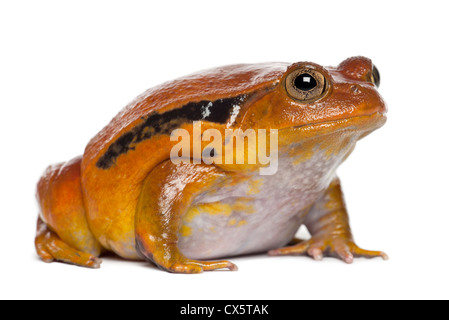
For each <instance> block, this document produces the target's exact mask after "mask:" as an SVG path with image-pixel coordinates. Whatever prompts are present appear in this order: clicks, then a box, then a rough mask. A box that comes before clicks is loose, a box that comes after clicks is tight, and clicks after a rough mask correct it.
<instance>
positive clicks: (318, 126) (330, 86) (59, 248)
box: [36, 57, 387, 273]
mask: <svg viewBox="0 0 449 320" xmlns="http://www.w3.org/2000/svg"><path fill="white" fill-rule="evenodd" d="M305 67H307V68H309V69H313V70H316V71H317V72H319V73H320V74H322V75H323V76H324V78H325V79H326V81H327V82H326V85H327V86H326V87H325V90H324V92H323V94H322V95H321V96H320V97H318V98H316V99H313V100H310V101H309V100H308V101H298V100H297V99H296V98H293V97H292V96H291V93H289V91H288V89H287V86H288V84H287V80H286V79H287V77H288V75H289V74H290V73H292V72H294V71H295V70H298V68H305ZM375 76H376V75H375V74H374V71H373V65H372V62H371V60H369V59H367V58H364V57H354V58H350V59H347V60H345V61H344V62H342V63H341V64H340V65H339V66H338V67H336V68H332V67H326V68H324V67H321V66H319V65H317V64H314V63H309V62H307V63H305V62H302V63H295V64H292V65H288V64H283V63H273V64H255V65H235V66H228V67H222V68H216V69H212V70H207V71H203V72H200V73H197V74H193V75H190V76H187V77H184V78H181V79H177V80H174V81H171V82H168V83H165V84H162V85H160V86H158V87H155V88H152V89H149V90H148V91H147V92H145V93H144V94H142V95H141V96H139V97H138V98H136V100H134V101H133V102H131V103H130V104H129V105H128V106H127V107H126V108H125V109H124V110H123V111H122V112H120V113H119V114H118V115H117V116H116V117H115V118H114V119H113V120H112V121H111V123H110V124H109V125H108V126H106V127H105V128H104V129H103V130H102V131H101V132H100V133H99V134H98V135H97V136H95V137H94V138H93V139H92V140H91V141H90V143H89V144H88V145H87V147H86V150H85V153H84V155H83V156H82V157H79V158H76V159H74V160H72V161H70V162H68V163H66V164H61V165H58V166H51V167H49V169H47V171H46V172H45V174H44V176H43V177H42V179H41V181H40V182H39V184H38V192H37V197H38V202H39V205H40V209H41V210H40V217H39V219H38V232H37V236H36V249H37V253H38V254H39V256H40V257H41V258H42V260H44V261H46V262H50V261H53V260H56V261H62V262H66V263H71V264H75V265H79V266H84V267H91V268H98V267H99V266H100V263H101V260H100V259H99V258H98V257H99V256H100V254H101V253H102V252H105V251H112V252H114V253H115V254H117V255H119V256H121V257H123V258H125V259H133V260H140V259H146V260H149V261H152V262H153V263H155V264H156V265H157V266H159V267H160V268H162V269H164V270H167V271H170V272H180V273H199V272H202V271H208V270H215V269H222V268H227V269H230V270H236V269H237V268H236V266H235V265H234V264H233V263H231V262H229V261H203V260H201V259H191V258H189V257H186V256H185V255H184V254H183V252H182V251H181V250H180V248H179V246H180V243H181V242H182V240H186V239H188V236H189V235H188V234H187V233H186V232H183V231H181V230H188V228H189V227H188V222H186V221H187V220H188V219H187V218H186V217H187V213H188V211H189V210H190V209H192V208H193V207H194V204H195V199H197V197H198V195H200V194H203V193H205V192H209V191H211V190H212V191H213V190H218V189H222V188H224V187H225V186H229V185H234V184H235V185H239V184H242V183H244V182H245V181H249V179H250V177H253V176H254V173H255V172H256V169H258V168H259V166H260V165H258V164H256V165H246V164H244V165H228V164H220V165H206V164H196V165H195V164H178V165H177V164H174V163H172V162H171V161H170V150H171V149H172V147H173V146H174V145H175V144H176V143H177V141H170V133H169V131H168V130H165V131H164V128H165V127H164V126H163V124H161V125H160V126H158V127H151V126H150V127H142V124H143V123H144V121H145V119H148V117H150V116H151V115H154V114H156V115H162V116H164V115H165V116H166V120H167V119H169V117H168V116H167V115H168V114H174V115H178V118H177V119H169V121H170V122H169V124H170V125H173V126H168V127H169V128H170V129H173V128H183V129H186V130H187V131H189V132H190V133H192V131H193V126H192V121H184V120H182V121H181V120H179V113H176V111H177V110H181V109H182V108H183V107H184V106H186V105H188V104H189V103H198V102H200V101H218V100H219V99H230V98H234V97H238V96H243V97H244V99H242V102H241V104H240V111H239V113H238V115H237V117H236V118H235V119H234V122H232V123H230V122H229V121H230V120H229V117H228V118H227V119H226V121H207V120H206V121H202V131H203V132H204V130H206V129H209V128H214V129H218V130H219V131H220V132H222V134H223V136H224V133H225V129H226V128H232V129H236V128H241V129H243V130H246V129H255V130H257V129H268V130H269V129H278V130H279V152H280V154H281V153H282V154H284V155H285V154H288V155H289V156H290V155H291V157H295V159H297V161H296V162H295V163H298V164H300V163H301V162H305V161H307V159H310V158H311V157H312V156H313V155H314V154H315V153H316V152H317V148H316V147H317V146H320V148H321V149H323V150H324V149H325V150H326V154H328V155H329V157H330V156H331V155H336V154H342V156H341V158H342V159H340V160H339V162H338V163H337V164H336V165H338V164H339V163H340V162H341V161H343V160H344V159H345V158H346V157H347V156H348V155H349V154H350V153H351V151H352V149H353V147H354V145H355V141H357V140H359V139H361V138H363V137H364V136H366V135H367V134H369V133H370V132H372V131H374V130H375V129H377V128H379V127H381V126H382V125H383V124H384V122H385V120H386V118H385V113H386V106H385V103H384V102H383V100H382V98H381V97H380V96H379V94H378V92H377V90H376V86H375V85H374V82H375V81H374V80H375ZM243 100H244V101H243ZM183 110H185V108H184V109H183ZM170 112H172V113H170ZM212 112H213V110H212ZM151 119H154V118H151ZM164 119H165V118H164ZM139 128H142V130H141V131H138V130H140V129H139ZM161 128H162V129H161ZM147 129H148V130H153V131H154V130H155V131H156V134H152V135H150V136H149V137H148V138H145V139H141V140H139V136H142V132H143V130H147ZM148 130H147V131H148ZM158 130H162V131H158ZM153 131H151V132H153ZM130 133H132V134H130ZM127 134H129V136H128V137H129V139H125V138H124V137H125V136H126V135H127ZM298 143H300V144H301V148H300V149H298V148H292V147H291V146H293V145H298ZM206 144H207V143H203V145H202V146H203V147H204V146H205V145H206ZM221 151H222V150H221ZM221 151H220V150H217V152H218V156H220V152H221ZM281 160H282V159H281ZM175 180H176V181H178V182H180V183H181V184H182V186H183V188H182V191H179V190H178V191H177V190H174V189H173V181H175ZM320 182H321V181H320ZM253 187H254V186H253ZM319 188H321V189H320V190H317V193H316V196H315V198H313V199H309V200H310V201H309V204H308V205H307V206H304V208H301V210H300V211H301V215H302V216H301V217H303V218H304V219H303V222H302V223H303V224H305V225H306V226H307V227H308V229H309V231H310V233H311V235H312V238H311V239H310V240H308V241H301V242H298V241H296V240H295V239H293V237H292V238H290V242H291V243H295V244H294V245H293V246H290V247H271V248H269V253H270V254H271V255H287V254H289V255H303V254H305V255H310V256H312V257H313V258H315V259H321V258H322V257H323V255H326V254H327V255H332V256H336V257H339V258H341V259H342V260H344V261H345V262H347V263H351V262H352V261H353V257H354V256H363V257H378V256H380V257H383V258H386V257H387V256H386V255H385V254H384V253H382V252H379V251H367V250H363V249H360V248H359V247H358V246H357V245H355V243H354V241H353V238H352V234H351V230H350V227H349V222H348V215H347V212H346V209H345V205H344V200H343V195H342V192H341V188H340V183H339V180H338V178H337V177H336V176H332V177H330V179H329V177H327V178H326V179H324V178H323V181H322V183H320V187H319ZM172 189H173V190H172ZM318 191H319V192H318ZM255 192H256V193H257V191H255ZM217 205H222V204H220V203H218V204H217ZM204 210H212V209H204ZM248 210H249V209H248ZM247 213H249V211H248V212H247ZM211 214H212V213H211ZM254 214H257V212H256V213H254ZM275 214H276V213H273V215H275ZM242 224H243V223H242ZM223 241H226V240H225V239H223Z"/></svg>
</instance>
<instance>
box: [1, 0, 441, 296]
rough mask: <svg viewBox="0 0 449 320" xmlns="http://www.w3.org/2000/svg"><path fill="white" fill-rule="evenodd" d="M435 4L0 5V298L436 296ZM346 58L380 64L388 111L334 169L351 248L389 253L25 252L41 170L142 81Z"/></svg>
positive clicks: (78, 148)
mask: <svg viewBox="0 0 449 320" xmlns="http://www.w3.org/2000/svg"><path fill="white" fill-rule="evenodd" d="M447 12H448V9H447V7H446V8H445V7H444V1H426V2H425V4H424V3H423V2H422V1H419V2H415V1H379V0H378V1H370V2H368V1H323V0H321V1H310V0H309V1H282V0H276V1H261V0H258V1H242V0H240V1H231V0H228V1H220V2H219V1H210V0H209V1H193V0H190V1H157V2H156V1H111V0H108V1H91V0H89V1H83V0H78V1H59V0H58V1H45V0H41V1H20V0H16V1H1V2H0V41H1V42H0V46H1V47H0V108H1V113H0V120H1V126H0V130H1V157H0V161H1V165H0V170H1V176H0V188H1V189H0V197H1V207H0V208H1V220H0V248H1V250H0V261H1V263H0V298H2V299H6V298H11V299H15V298H27V299H29V298H31V299H32V298H40V299H47V298H60V299H66V298H71V299H72V298H74V299H84V298H86V299H95V298H99V299H122V298H124V299H333V298H337V299H347V298H359V299H368V298H374V299H402V298H405V299H415V298H446V299H447V298H449V294H448V292H449V291H448V289H447V288H448V286H449V279H448V277H449V276H448V271H449V255H448V254H447V250H448V242H449V237H448V235H447V234H448V233H449V232H448V229H449V212H448V211H449V210H448V200H447V199H448V198H449V196H448V191H449V188H448V178H449V174H448V160H449V159H448V153H447V148H448V143H447V138H448V136H449V135H448V127H447V122H448V117H449V104H448V102H447V92H448V89H449V88H448V84H449V82H448V74H449V68H448V62H447V59H448V57H449V50H448V47H447V32H448V31H449V22H448V18H447ZM353 55H365V56H368V57H370V58H371V59H373V61H374V62H375V64H376V65H377V67H378V68H379V70H380V73H381V77H382V83H381V87H380V91H381V93H382V95H383V97H384V98H385V100H386V101H387V103H388V106H389V120H388V122H387V124H386V125H385V126H384V127H383V128H381V129H380V130H379V131H376V132H375V133H373V134H372V135H371V136H369V137H368V138H366V139H364V140H363V141H361V142H360V144H359V145H358V147H357V148H356V150H355V152H354V153H353V155H352V156H351V157H350V158H349V159H348V160H347V162H346V163H345V164H344V165H343V166H342V167H341V168H340V170H339V174H340V177H341V179H342V182H343V186H344V191H345V193H346V198H347V204H348V209H349V212H350V216H351V220H352V227H353V231H354V235H355V238H356V240H357V242H358V244H359V245H360V246H362V247H365V248H367V249H379V250H384V251H386V252H387V253H388V254H389V256H390V258H391V259H390V260H389V261H387V262H385V261H382V260H380V259H376V260H364V259H361V260H357V261H355V263H354V264H353V265H345V264H344V263H342V262H341V261H338V260H335V259H330V258H329V259H325V260H324V261H322V262H315V261H313V260H311V259H309V258H305V257H267V256H264V255H260V256H253V257H245V258H236V259H232V261H234V262H235V263H236V264H237V265H238V266H239V268H240V269H239V271H238V272H226V271H216V272H210V273H204V274H201V275H174V274H169V273H165V272H162V271H160V270H158V269H157V268H155V267H153V266H151V265H149V264H147V263H144V262H129V261H123V260H120V259H114V258H106V259H105V261H104V263H103V265H102V268H101V269H100V270H88V269H82V268H77V267H74V266H69V265H64V264H58V263H53V264H44V263H42V262H41V261H40V260H39V259H38V258H37V256H36V254H35V252H34V247H33V241H34V233H35V222H36V217H37V206H36V203H35V199H34V192H35V185H36V182H37V180H38V179H39V177H40V175H41V173H42V172H43V170H44V169H45V168H46V166H47V165H49V164H50V163H56V162H60V161H65V160H69V159H71V158H72V157H74V156H77V155H79V154H82V153H83V149H84V147H85V146H86V144H87V143H88V141H89V139H90V138H91V137H93V136H94V135H95V134H96V133H97V132H98V131H99V130H100V129H101V128H102V127H103V126H104V125H106V124H107V123H108V121H109V120H110V119H111V118H112V117H113V116H114V115H115V114H116V113H117V112H118V111H119V110H120V109H121V108H122V107H124V106H125V105H126V104H127V103H128V102H129V101H130V100H132V99H133V98H134V97H135V96H137V95H138V94H140V93H142V92H143V91H144V90H146V89H147V88H149V87H152V86H154V85H157V84H159V83H161V82H163V81H166V80H170V79H173V78H176V77H179V76H183V75H185V74H189V73H192V72H195V71H198V70H201V69H204V68H210V67H214V66H220V65H225V64H231V63H254V62H266V61H287V62H296V61H303V60H310V61H314V62H317V63H320V64H324V65H336V64H338V63H339V62H340V61H342V60H344V59H345V58H347V57H349V56H353ZM273 214H275V213H274V212H273Z"/></svg>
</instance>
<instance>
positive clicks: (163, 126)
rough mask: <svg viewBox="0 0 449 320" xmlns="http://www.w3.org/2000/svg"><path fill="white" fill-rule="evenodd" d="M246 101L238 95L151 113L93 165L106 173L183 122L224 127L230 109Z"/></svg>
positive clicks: (244, 96) (245, 96)
mask: <svg viewBox="0 0 449 320" xmlns="http://www.w3.org/2000/svg"><path fill="white" fill-rule="evenodd" d="M246 98H247V95H240V96H237V97H233V98H226V99H218V100H215V101H207V100H203V101H200V102H189V103H187V104H185V105H184V106H182V107H181V108H178V109H174V110H170V111H167V112H164V113H157V112H153V113H151V114H150V115H148V116H147V117H144V118H142V120H144V122H143V123H141V124H140V125H137V126H136V127H134V128H133V129H131V130H130V131H128V132H126V133H124V134H122V135H121V136H120V137H119V138H118V139H117V140H116V141H115V142H114V143H112V144H111V145H110V146H109V148H108V150H107V151H106V152H105V153H104V154H103V156H101V158H100V159H99V160H98V162H97V164H96V165H97V167H98V168H100V169H104V170H106V169H109V168H111V167H112V166H114V165H115V162H116V160H117V158H118V157H119V156H121V155H122V154H126V153H128V151H130V150H134V149H135V148H136V146H137V145H138V144H139V143H140V142H142V141H144V140H147V139H150V138H151V137H153V136H155V135H158V134H171V132H172V131H173V130H175V129H177V128H179V127H181V126H182V124H184V123H186V122H190V121H192V122H193V121H201V120H204V121H208V122H215V123H220V124H225V123H226V122H227V121H228V119H229V117H230V115H231V113H232V112H233V111H234V107H236V106H240V105H242V103H243V102H244V101H245V100H246Z"/></svg>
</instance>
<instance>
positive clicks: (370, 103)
mask: <svg viewBox="0 0 449 320" xmlns="http://www.w3.org/2000/svg"><path fill="white" fill-rule="evenodd" d="M379 83H380V75H379V71H378V70H377V68H376V67H375V66H374V64H373V63H372V62H371V60H370V59H368V58H365V57H353V58H349V59H347V60H345V61H343V62H342V63H340V65H339V66H337V67H322V66H320V65H318V64H315V63H311V62H299V63H295V64H292V65H290V66H289V67H288V68H287V70H286V72H285V73H284V74H283V76H282V77H281V78H280V79H279V82H278V85H277V86H276V87H275V89H274V90H272V91H270V92H269V93H267V94H266V95H265V96H264V97H263V98H261V99H260V100H259V101H258V102H257V103H256V104H257V105H258V106H257V107H256V104H255V105H254V107H256V108H254V107H253V108H251V109H252V110H249V111H250V112H248V113H247V119H246V121H248V122H249V123H251V125H250V126H253V125H255V126H257V127H265V128H275V129H279V130H283V129H287V130H293V129H294V130H295V131H298V130H297V129H300V131H302V132H304V131H307V132H308V133H309V134H311V133H312V132H313V135H314V136H316V135H322V134H326V133H333V132H338V131H340V130H343V129H350V130H353V131H354V132H358V133H360V134H359V137H362V136H365V135H366V134H368V133H369V132H371V131H373V130H375V129H377V128H379V127H380V126H381V125H383V124H384V122H385V120H386V117H385V113H386V110H387V109H386V105H385V103H384V101H383V100H382V98H381V96H380V95H379V93H378V91H377V88H378V87H379Z"/></svg>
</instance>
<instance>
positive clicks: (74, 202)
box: [36, 157, 101, 264]
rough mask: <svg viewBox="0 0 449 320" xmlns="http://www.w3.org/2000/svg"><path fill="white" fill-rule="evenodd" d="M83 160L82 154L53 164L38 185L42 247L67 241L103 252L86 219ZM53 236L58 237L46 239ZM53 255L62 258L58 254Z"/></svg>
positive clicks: (75, 246)
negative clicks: (82, 178)
mask: <svg viewBox="0 0 449 320" xmlns="http://www.w3.org/2000/svg"><path fill="white" fill-rule="evenodd" d="M80 164H81V158H80V157H79V158H75V159H73V160H72V161H69V162H66V163H62V164H59V165H55V166H50V167H49V168H48V169H47V171H46V172H45V173H44V175H43V177H42V178H41V179H40V181H39V183H38V188H37V198H38V203H39V207H40V218H39V226H38V232H37V236H36V243H39V244H40V247H45V246H47V245H48V246H51V247H52V248H55V245H54V244H55V243H56V242H57V243H58V244H59V243H64V244H65V245H66V246H67V247H69V248H73V250H74V251H77V252H78V251H79V252H85V253H87V254H89V255H93V256H98V255H99V254H100V253H101V245H100V244H99V243H98V241H97V240H96V239H95V237H94V236H93V234H92V233H91V231H90V228H89V225H88V223H87V220H86V215H85V213H86V212H85V209H84V204H83V196H82V191H81V190H82V189H81V174H80ZM44 229H45V230H44ZM44 231H45V232H44ZM43 235H47V236H48V237H47V238H46V237H44V236H43ZM50 238H51V239H53V238H54V239H57V241H56V242H51V241H47V242H46V240H48V239H50ZM52 251H53V252H55V251H56V250H52ZM38 253H39V250H38ZM41 257H42V255H41ZM53 258H55V259H56V260H60V259H58V258H57V257H53ZM44 260H49V259H44ZM65 260H67V259H65ZM66 262H67V261H66ZM75 264H78V263H75Z"/></svg>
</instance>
